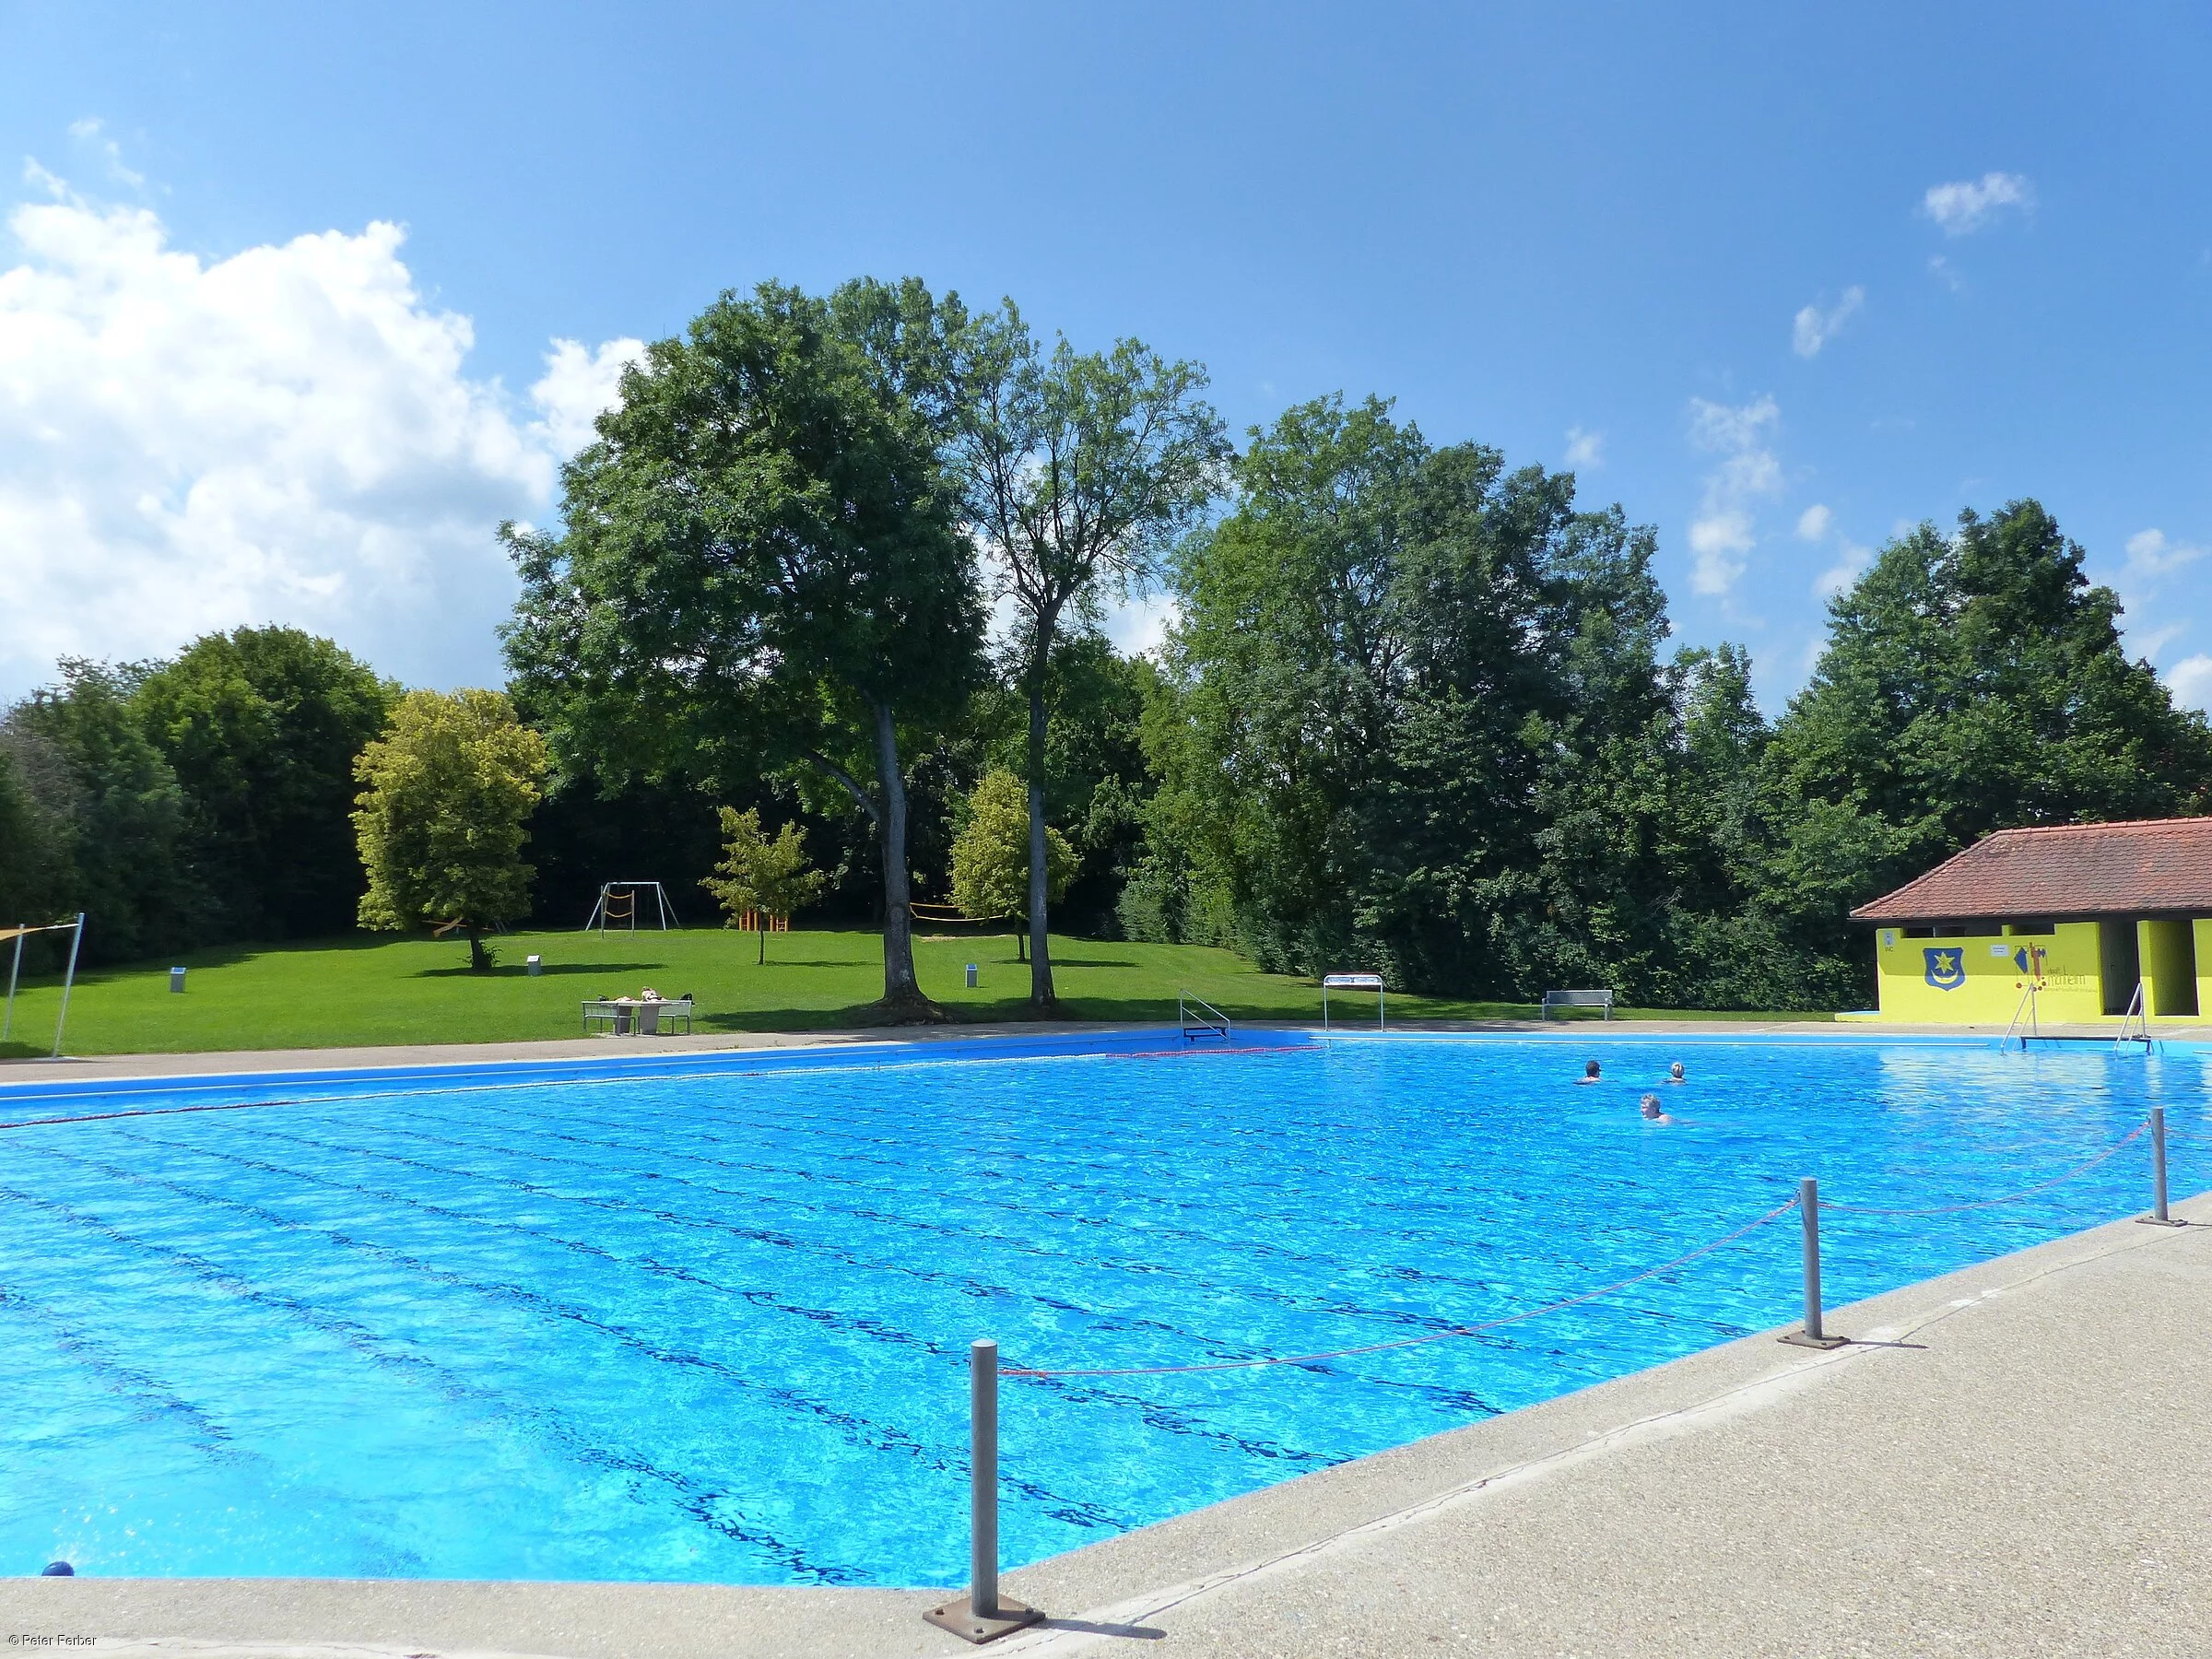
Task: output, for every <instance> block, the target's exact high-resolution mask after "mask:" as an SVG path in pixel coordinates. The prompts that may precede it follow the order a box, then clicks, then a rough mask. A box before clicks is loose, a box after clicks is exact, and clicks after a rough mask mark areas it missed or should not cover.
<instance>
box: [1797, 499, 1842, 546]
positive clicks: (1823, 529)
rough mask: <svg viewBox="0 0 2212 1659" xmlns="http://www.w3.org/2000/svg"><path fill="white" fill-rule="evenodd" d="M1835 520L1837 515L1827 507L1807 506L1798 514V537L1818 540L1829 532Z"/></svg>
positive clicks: (1799, 538) (1806, 539) (1811, 540)
mask: <svg viewBox="0 0 2212 1659" xmlns="http://www.w3.org/2000/svg"><path fill="white" fill-rule="evenodd" d="M1835 522H1836V515H1835V514H1834V513H1832V512H1830V511H1829V510H1828V509H1827V508H1825V507H1819V506H1813V507H1807V508H1806V510H1805V511H1804V512H1801V513H1799V514H1798V515H1797V539H1798V540H1799V541H1809V542H1817V541H1818V540H1820V539H1821V538H1822V537H1823V536H1825V535H1827V534H1828V529H1829V526H1830V524H1834V523H1835Z"/></svg>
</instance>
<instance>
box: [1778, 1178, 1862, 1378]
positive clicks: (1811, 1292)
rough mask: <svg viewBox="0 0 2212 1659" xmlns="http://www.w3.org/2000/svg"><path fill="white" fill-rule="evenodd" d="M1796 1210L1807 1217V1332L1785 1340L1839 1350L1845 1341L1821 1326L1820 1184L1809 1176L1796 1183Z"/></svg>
mask: <svg viewBox="0 0 2212 1659" xmlns="http://www.w3.org/2000/svg"><path fill="white" fill-rule="evenodd" d="M1797 1208H1798V1210H1799V1211H1800V1213H1801V1214H1802V1215H1803V1217H1804V1218H1805V1329H1803V1330H1802V1331H1792V1332H1791V1333H1790V1334H1789V1335H1787V1336H1784V1337H1783V1339H1782V1340H1783V1341H1784V1342H1788V1343H1794V1345H1796V1346H1797V1347H1812V1348H1840V1347H1842V1346H1843V1344H1844V1341H1845V1340H1846V1339H1845V1338H1843V1337H1841V1336H1830V1335H1828V1333H1827V1332H1826V1331H1824V1330H1822V1329H1821V1326H1820V1183H1819V1182H1817V1181H1815V1180H1814V1179H1813V1178H1812V1177H1811V1176H1810V1175H1807V1176H1806V1177H1805V1178H1804V1179H1803V1180H1801V1181H1800V1182H1798V1183H1797Z"/></svg>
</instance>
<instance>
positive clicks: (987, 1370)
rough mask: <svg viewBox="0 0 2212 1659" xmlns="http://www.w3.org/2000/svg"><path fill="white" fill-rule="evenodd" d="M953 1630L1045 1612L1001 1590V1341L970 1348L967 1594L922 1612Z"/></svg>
mask: <svg viewBox="0 0 2212 1659" xmlns="http://www.w3.org/2000/svg"><path fill="white" fill-rule="evenodd" d="M922 1617H923V1618H925V1619H927V1620H928V1621H929V1622H930V1623H931V1624H934V1625H936V1626H938V1627H939V1628H940V1629H943V1630H950V1631H951V1632H952V1633H953V1634H954V1635H955V1636H958V1637H960V1638H961V1639H962V1640H964V1641H973V1642H984V1641H994V1640H995V1639H996V1638H998V1637H1001V1636H1005V1635H1008V1634H1010V1633H1011V1632H1013V1631H1015V1630H1021V1629H1023V1628H1025V1627H1027V1626H1029V1625H1033V1624H1035V1623H1037V1622H1038V1621H1039V1620H1040V1619H1041V1618H1043V1617H1044V1615H1043V1614H1042V1613H1041V1612H1039V1611H1038V1610H1037V1609H1036V1608H1035V1607H1031V1606H1025V1605H1024V1604H1022V1603H1020V1602H1018V1601H1013V1600H1010V1599H1008V1598H1007V1597H1006V1596H1003V1595H1001V1594H999V1593H998V1344H997V1343H995V1342H989V1341H983V1340H980V1339H979V1340H977V1341H976V1342H973V1343H971V1344H970V1345H969V1348H968V1594H967V1595H966V1596H965V1597H963V1598H962V1599H960V1600H959V1601H952V1602H947V1603H946V1604H945V1605H944V1606H941V1607H932V1608H931V1609H930V1610H929V1611H928V1612H926V1613H924V1615H923V1616H922Z"/></svg>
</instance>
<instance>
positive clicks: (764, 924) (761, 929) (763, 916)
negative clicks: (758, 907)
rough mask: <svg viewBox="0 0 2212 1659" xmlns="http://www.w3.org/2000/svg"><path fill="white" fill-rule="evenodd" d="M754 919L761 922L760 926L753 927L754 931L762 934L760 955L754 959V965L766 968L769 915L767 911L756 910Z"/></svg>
mask: <svg viewBox="0 0 2212 1659" xmlns="http://www.w3.org/2000/svg"><path fill="white" fill-rule="evenodd" d="M753 920H754V921H755V922H758V923H759V924H760V925H759V926H758V927H756V928H754V929H753V931H754V932H755V933H757V934H759V935H760V954H759V957H757V958H755V959H754V961H753V966H754V967H756V968H765V967H767V966H768V916H767V913H766V912H755V913H754V915H753Z"/></svg>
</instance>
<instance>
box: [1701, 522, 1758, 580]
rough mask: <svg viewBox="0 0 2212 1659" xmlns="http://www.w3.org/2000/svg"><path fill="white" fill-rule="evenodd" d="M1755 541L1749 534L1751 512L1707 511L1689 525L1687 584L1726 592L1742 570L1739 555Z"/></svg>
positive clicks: (1747, 550)
mask: <svg viewBox="0 0 2212 1659" xmlns="http://www.w3.org/2000/svg"><path fill="white" fill-rule="evenodd" d="M1756 545H1757V538H1756V537H1754V536H1753V535H1752V534H1751V515H1750V514H1749V513H1747V512H1738V511H1736V510H1735V509H1734V508H1725V509H1723V510H1721V511H1718V512H1706V513H1704V514H1703V515H1701V516H1700V517H1698V518H1695V519H1692V520H1691V521H1690V525H1689V550H1690V552H1691V553H1692V554H1693V555H1694V556H1695V557H1694V558H1693V559H1691V560H1690V567H1689V585H1690V588H1691V589H1692V591H1694V592H1696V593H1700V594H1707V595H1709V596H1714V597H1717V596H1718V595H1720V594H1725V593H1726V592H1727V591H1728V590H1729V589H1730V588H1732V587H1734V586H1735V583H1736V579H1737V578H1738V577H1740V576H1741V575H1743V573H1744V560H1743V558H1742V556H1743V555H1744V554H1746V553H1748V552H1750V551H1751V549H1752V547H1755V546H1756Z"/></svg>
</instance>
